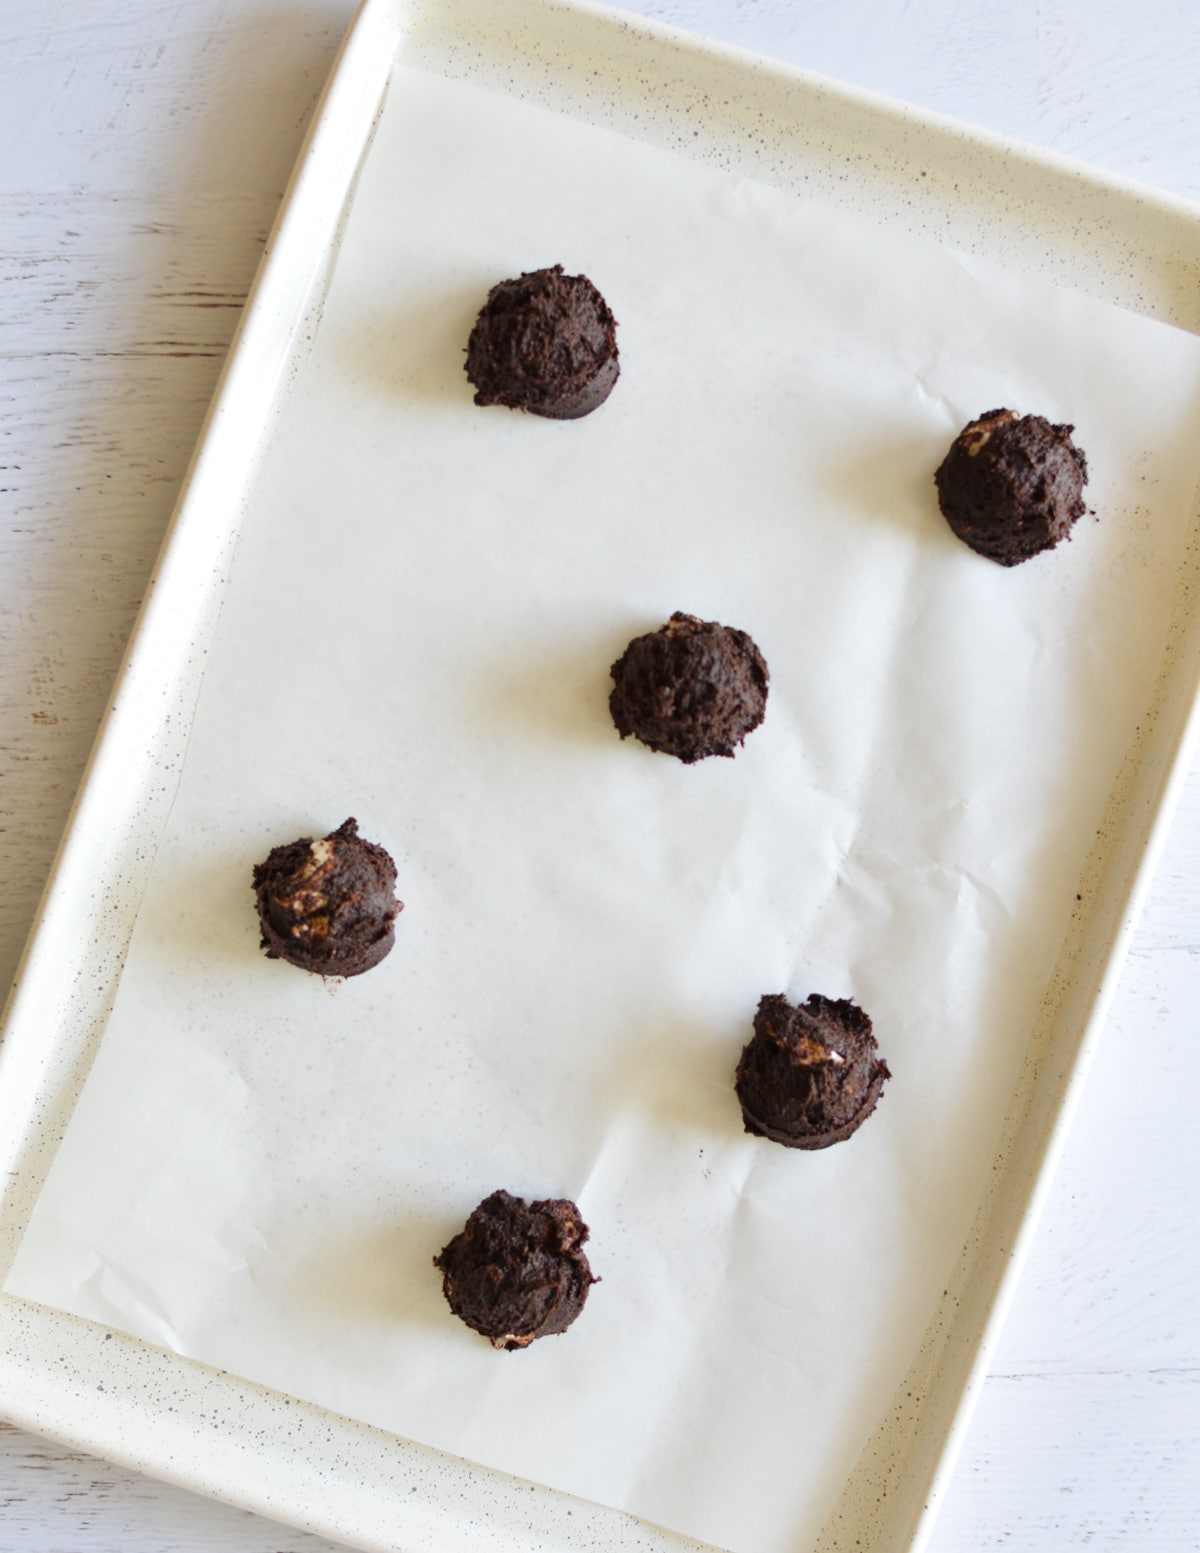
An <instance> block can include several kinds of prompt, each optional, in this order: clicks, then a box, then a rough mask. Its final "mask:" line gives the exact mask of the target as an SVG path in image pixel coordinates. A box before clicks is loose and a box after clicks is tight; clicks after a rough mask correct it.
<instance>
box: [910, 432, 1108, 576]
mask: <svg viewBox="0 0 1200 1553" xmlns="http://www.w3.org/2000/svg"><path fill="white" fill-rule="evenodd" d="M1074 430H1075V428H1074V426H1054V425H1052V424H1051V423H1050V422H1049V421H1048V420H1046V419H1045V417H1044V416H1041V415H1018V414H1017V412H1016V411H1015V410H989V411H988V412H987V414H986V415H981V416H980V417H979V419H978V420H976V421H972V422H971V423H970V425H969V426H966V427H964V428H963V430H962V431H961V432H960V433H959V434H958V436H957V437H956V438H955V439H954V442H953V443H952V445H951V447H950V451H949V453H947V454H946V457H945V459H944V460H943V462H942V465H941V467H940V468H939V469H938V471H937V474H936V475H935V476H934V480H935V482H936V484H937V493H938V505H939V506H940V507H941V509H942V514H943V516H944V517H945V519H946V522H947V523H949V525H950V527H951V528H952V529H953V530H954V532H955V533H956V534H957V535H958V537H959V538H960V539H961V540H962V541H963V542H964V543H965V544H968V545H970V547H971V549H972V550H977V551H978V552H979V554H980V555H985V556H987V557H988V559H989V560H991V561H998V562H999V563H1000V565H1001V566H1018V565H1019V564H1020V563H1021V562H1022V561H1028V560H1029V559H1030V558H1031V557H1032V556H1035V555H1039V554H1040V553H1041V552H1042V551H1043V550H1053V549H1054V547H1055V545H1056V544H1058V542H1059V540H1060V539H1067V538H1068V537H1069V536H1070V533H1071V526H1072V524H1073V523H1074V522H1075V521H1076V519H1077V518H1080V517H1082V515H1083V513H1084V510H1085V509H1084V504H1083V495H1082V492H1083V487H1084V485H1085V484H1086V483H1087V458H1086V457H1085V455H1084V454H1083V453H1082V452H1081V451H1080V449H1079V448H1077V447H1076V446H1075V444H1074V443H1073V442H1072V441H1071V433H1072V432H1073V431H1074Z"/></svg>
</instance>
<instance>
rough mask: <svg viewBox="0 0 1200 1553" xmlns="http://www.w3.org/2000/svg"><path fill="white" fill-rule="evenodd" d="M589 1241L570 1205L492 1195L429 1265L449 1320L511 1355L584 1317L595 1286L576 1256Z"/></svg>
mask: <svg viewBox="0 0 1200 1553" xmlns="http://www.w3.org/2000/svg"><path fill="white" fill-rule="evenodd" d="M587 1238H588V1227H587V1225H586V1224H585V1223H584V1222H583V1220H582V1219H581V1218H580V1217H579V1209H578V1208H577V1207H576V1206H575V1204H574V1203H573V1202H567V1201H566V1200H565V1199H561V1198H550V1199H548V1200H547V1201H546V1202H532V1203H527V1202H526V1201H525V1199H524V1198H523V1197H513V1196H512V1195H511V1194H510V1193H508V1192H493V1193H492V1195H491V1196H490V1197H485V1198H484V1200H483V1201H482V1202H481V1203H480V1204H479V1206H478V1208H476V1209H475V1211H474V1212H473V1213H472V1214H471V1216H470V1218H469V1219H468V1220H467V1222H466V1224H465V1226H464V1227H463V1229H462V1231H461V1233H460V1234H457V1235H455V1237H454V1239H453V1240H452V1241H451V1242H450V1243H449V1245H448V1246H446V1247H445V1249H444V1250H443V1251H442V1252H441V1254H440V1255H438V1256H435V1257H434V1259H433V1265H434V1266H435V1267H436V1268H437V1269H438V1271H439V1272H440V1273H441V1274H442V1292H443V1293H444V1294H445V1296H446V1300H447V1302H448V1304H449V1306H450V1309H451V1310H452V1311H453V1312H454V1314H455V1315H456V1316H458V1317H459V1319H460V1320H462V1321H465V1322H466V1324H467V1325H468V1326H469V1327H471V1328H472V1330H473V1331H476V1332H481V1333H482V1334H483V1336H484V1337H486V1338H487V1339H488V1341H489V1342H490V1343H491V1345H492V1347H493V1348H505V1349H508V1350H509V1351H510V1352H511V1351H512V1350H514V1349H516V1348H527V1347H528V1346H529V1344H530V1343H532V1342H533V1340H534V1338H536V1337H549V1336H551V1335H552V1334H553V1333H556V1332H565V1331H566V1330H567V1328H568V1327H569V1326H570V1325H571V1323H572V1321H574V1320H575V1317H576V1316H577V1315H578V1314H579V1312H580V1311H581V1310H582V1309H583V1306H584V1302H585V1300H586V1299H587V1296H588V1290H589V1289H590V1288H591V1286H592V1284H594V1283H597V1282H599V1280H598V1279H596V1278H594V1277H593V1276H592V1270H591V1268H590V1267H589V1266H588V1259H587V1257H586V1256H585V1255H584V1254H583V1251H582V1249H581V1247H582V1246H583V1243H584V1241H585V1240H586V1239H587Z"/></svg>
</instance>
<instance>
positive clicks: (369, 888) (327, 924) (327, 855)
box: [254, 819, 403, 976]
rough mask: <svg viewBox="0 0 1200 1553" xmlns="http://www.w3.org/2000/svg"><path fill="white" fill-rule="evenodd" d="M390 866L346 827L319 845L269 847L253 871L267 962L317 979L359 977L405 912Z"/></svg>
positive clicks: (351, 825) (308, 840)
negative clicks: (276, 962)
mask: <svg viewBox="0 0 1200 1553" xmlns="http://www.w3.org/2000/svg"><path fill="white" fill-rule="evenodd" d="M395 887H396V865H395V863H394V862H393V861H392V859H391V858H390V857H389V856H388V854H387V853H386V852H385V851H384V849H383V848H382V847H381V846H377V845H376V844H375V843H374V842H373V841H364V840H363V839H362V837H361V836H360V835H359V834H358V822H357V820H353V819H350V820H347V821H346V822H345V823H344V824H343V825H339V826H338V828H337V830H335V831H332V832H331V833H330V834H329V835H328V836H325V837H323V838H322V839H321V840H319V841H314V840H313V838H312V837H311V836H304V837H301V839H300V840H299V841H291V842H289V843H288V844H287V845H286V846H282V847H273V848H272V850H271V853H270V855H269V856H268V858H267V860H266V862H265V863H258V864H257V865H256V866H255V869H254V897H255V900H256V902H257V904H258V920H259V925H260V927H261V929H262V947H263V949H264V950H265V951H266V953H267V956H268V958H269V959H272V960H276V959H278V960H286V961H287V962H288V963H289V964H290V965H298V966H299V967H300V969H301V970H305V971H315V972H316V973H317V974H318V975H320V976H359V975H361V974H362V972H363V971H369V970H370V969H371V967H372V966H374V965H378V964H379V962H380V960H382V959H383V957H384V956H385V955H386V954H387V953H388V952H389V951H390V950H391V947H392V945H393V943H394V942H395V930H394V927H393V924H394V922H395V920H396V917H397V915H398V914H399V913H400V911H401V910H402V909H403V902H401V901H398V900H397V899H396V896H395Z"/></svg>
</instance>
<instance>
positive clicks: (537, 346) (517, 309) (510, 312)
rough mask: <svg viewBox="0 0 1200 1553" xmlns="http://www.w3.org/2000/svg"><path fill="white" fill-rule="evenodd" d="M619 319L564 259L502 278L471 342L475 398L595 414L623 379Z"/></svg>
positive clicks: (554, 415) (564, 417) (546, 411)
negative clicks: (571, 271) (570, 270)
mask: <svg viewBox="0 0 1200 1553" xmlns="http://www.w3.org/2000/svg"><path fill="white" fill-rule="evenodd" d="M616 331H617V321H616V319H615V318H614V317H613V315H612V313H611V312H610V311H609V307H608V304H607V303H606V302H605V300H604V298H603V297H602V296H601V295H600V293H599V292H598V291H597V290H596V288H595V286H593V285H592V283H591V281H590V280H589V279H588V278H587V276H586V275H564V274H563V271H562V265H561V264H556V265H554V266H553V268H551V269H548V270H533V271H531V272H530V273H529V274H527V275H522V276H520V277H519V278H518V279H517V280H502V281H501V282H500V284H499V285H498V286H493V287H492V289H491V291H489V292H488V299H487V301H486V302H485V303H484V305H483V309H482V311H481V312H480V314H479V317H478V318H477V319H476V320H475V327H474V328H473V329H472V330H471V338H470V339H469V340H468V342H467V377H468V378H469V379H470V381H471V382H472V383H473V384H474V385H475V389H476V393H475V403H476V404H483V405H487V404H503V405H507V406H508V407H509V409H512V410H529V411H530V412H531V413H532V414H534V415H546V416H549V417H550V418H551V419H552V420H557V421H573V420H577V419H578V418H579V417H580V416H581V415H590V414H591V412H592V411H593V410H595V409H598V408H599V406H600V405H602V404H603V403H604V401H605V400H606V399H607V398H608V396H609V394H610V393H611V392H612V387H613V384H614V383H615V382H616V381H617V377H618V375H619V372H620V368H619V367H618V365H617V332H616Z"/></svg>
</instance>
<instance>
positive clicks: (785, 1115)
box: [734, 992, 891, 1149]
mask: <svg viewBox="0 0 1200 1553" xmlns="http://www.w3.org/2000/svg"><path fill="white" fill-rule="evenodd" d="M877 1053H878V1048H877V1045H876V1042H875V1037H874V1036H873V1035H872V1034H871V1021H870V1019H869V1018H868V1017H867V1015H866V1014H864V1013H863V1011H862V1009H861V1008H859V1007H858V1005H857V1004H855V1003H851V1002H849V1001H847V1000H846V999H836V1000H835V999H831V998H823V997H822V996H821V995H820V994H819V993H816V992H814V993H813V994H812V996H811V997H810V998H809V999H808V1000H807V1001H806V1002H805V1003H802V1004H800V1005H799V1006H798V1007H793V1006H792V1005H791V1004H790V1003H789V1002H788V1000H787V998H785V997H783V996H782V995H781V994H778V993H774V994H771V995H769V996H767V997H764V998H763V999H762V1000H761V1001H760V1002H759V1005H758V1012H757V1013H756V1014H755V1016H754V1034H753V1036H752V1037H751V1039H750V1041H749V1042H748V1043H747V1045H746V1046H745V1047H744V1049H743V1051H742V1056H741V1060H740V1062H739V1063H738V1066H737V1077H736V1079H735V1080H734V1087H735V1088H736V1090H737V1096H738V1099H739V1100H740V1101H741V1104H742V1119H743V1121H744V1122H745V1124H746V1131H747V1132H751V1133H756V1134H757V1135H758V1136H760V1137H763V1138H771V1139H773V1140H774V1142H776V1143H782V1144H785V1145H786V1146H787V1147H788V1148H791V1149H824V1148H828V1147H829V1145H830V1144H831V1143H841V1142H843V1140H844V1139H846V1138H848V1137H849V1136H850V1135H851V1133H854V1132H857V1131H858V1129H859V1128H860V1127H861V1126H862V1124H863V1123H864V1122H865V1121H866V1119H867V1117H868V1116H870V1114H871V1112H872V1111H873V1110H874V1109H875V1105H876V1102H877V1101H878V1099H879V1096H880V1093H881V1091H882V1089H883V1085H884V1081H885V1080H886V1079H889V1078H890V1077H891V1073H890V1071H889V1069H888V1065H887V1063H886V1062H884V1061H883V1060H882V1059H881V1058H880V1057H879V1056H878V1054H877Z"/></svg>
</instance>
